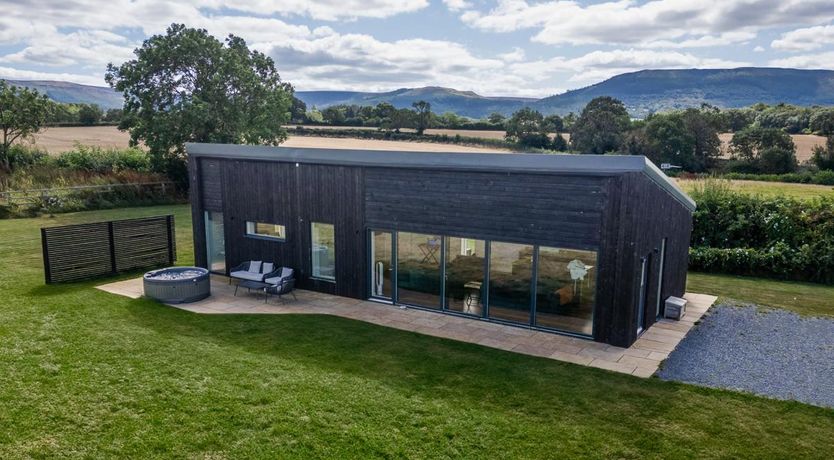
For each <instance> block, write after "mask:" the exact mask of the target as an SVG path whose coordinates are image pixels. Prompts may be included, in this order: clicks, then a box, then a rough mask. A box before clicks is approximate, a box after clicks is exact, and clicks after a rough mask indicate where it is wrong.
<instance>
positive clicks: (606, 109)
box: [570, 96, 631, 154]
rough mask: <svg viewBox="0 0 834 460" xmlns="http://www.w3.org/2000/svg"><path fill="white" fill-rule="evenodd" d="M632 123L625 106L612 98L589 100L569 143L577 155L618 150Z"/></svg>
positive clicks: (575, 125) (575, 124)
mask: <svg viewBox="0 0 834 460" xmlns="http://www.w3.org/2000/svg"><path fill="white" fill-rule="evenodd" d="M630 124H631V118H630V117H629V116H628V112H627V111H626V108H625V106H624V105H623V103H622V102H620V101H619V100H617V99H614V98H612V97H608V96H603V97H597V98H594V99H592V100H591V102H589V103H588V105H586V106H585V108H584V109H583V110H582V114H581V115H580V116H579V118H578V119H577V120H576V122H574V123H573V126H572V127H571V132H570V142H571V145H572V146H573V149H574V150H576V151H578V152H580V153H591V154H604V153H609V152H616V151H619V150H620V149H621V148H622V146H623V139H624V135H625V133H626V131H627V130H628V129H629V126H630Z"/></svg>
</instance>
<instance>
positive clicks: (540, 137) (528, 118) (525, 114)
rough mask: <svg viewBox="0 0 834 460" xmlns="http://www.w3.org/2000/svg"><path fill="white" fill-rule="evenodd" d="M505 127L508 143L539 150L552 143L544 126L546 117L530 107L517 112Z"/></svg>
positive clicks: (505, 136)
mask: <svg viewBox="0 0 834 460" xmlns="http://www.w3.org/2000/svg"><path fill="white" fill-rule="evenodd" d="M505 125H506V127H507V132H506V134H505V135H504V138H505V139H507V140H508V141H511V142H516V143H518V144H520V145H524V146H528V147H537V148H545V147H547V145H548V143H549V142H550V138H549V137H548V136H547V130H546V128H545V124H544V116H542V114H541V113H540V112H539V111H537V110H533V109H531V108H530V107H524V108H522V109H519V110H517V111H516V112H515V113H513V116H512V117H510V119H509V120H507V122H506V123H505Z"/></svg>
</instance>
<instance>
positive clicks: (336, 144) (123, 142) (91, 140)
mask: <svg viewBox="0 0 834 460" xmlns="http://www.w3.org/2000/svg"><path fill="white" fill-rule="evenodd" d="M293 126H294V125H290V126H288V128H292V127H293ZM311 128H316V129H341V128H345V127H342V126H311ZM350 129H370V130H374V129H376V128H371V127H364V128H362V127H360V128H353V127H351V128H350ZM404 131H409V130H407V129H406V130H404ZM426 134H446V135H449V136H454V135H456V134H459V135H461V136H464V137H481V138H485V139H503V138H504V132H503V131H478V130H465V129H428V130H426ZM562 136H563V137H564V138H565V140H567V141H570V135H569V134H567V133H563V134H562ZM719 137H720V138H721V141H722V151H723V152H725V156H726V155H728V154H727V153H726V152H727V146H728V145H729V142H730V139H731V138H732V134H729V133H725V134H721V135H720V136H719ZM792 137H793V140H794V143H795V144H796V157H797V159H798V160H799V162H800V163H801V162H804V161H807V160H809V159H810V158H811V155H812V151H811V150H812V149H813V147H814V146H815V145H825V138H824V137H822V136H814V135H809V134H795V135H793V136H792ZM128 140H129V136H128V135H127V133H123V132H121V131H119V130H118V129H116V127H114V126H95V127H72V128H63V127H62V128H49V129H47V130H46V131H44V132H43V133H41V134H38V135H37V136H36V142H35V143H36V145H38V146H39V147H41V148H44V149H46V150H47V151H49V152H51V153H59V152H63V151H66V150H70V149H71V148H72V147H73V144H74V143H75V142H79V143H81V144H87V145H99V146H102V147H125V146H127V143H128ZM404 144H405V145H404ZM284 145H286V146H288V147H320V148H368V149H371V150H386V149H387V150H390V149H400V150H409V151H418V152H448V151H455V152H483V151H492V152H497V151H501V150H497V149H488V148H481V147H468V146H460V145H455V144H450V145H449V146H448V147H444V146H442V144H434V143H430V142H408V143H403V142H396V143H392V142H391V141H377V140H362V139H357V140H355V141H354V140H352V139H351V140H349V139H338V140H334V139H327V138H318V137H306V136H296V137H293V136H291V137H290V139H289V141H287V143H286V144H284ZM342 145H345V147H340V146H342Z"/></svg>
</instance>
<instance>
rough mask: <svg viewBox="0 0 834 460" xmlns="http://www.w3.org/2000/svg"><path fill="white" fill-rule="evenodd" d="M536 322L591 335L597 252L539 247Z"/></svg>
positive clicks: (545, 325)
mask: <svg viewBox="0 0 834 460" xmlns="http://www.w3.org/2000/svg"><path fill="white" fill-rule="evenodd" d="M538 262H539V265H538V270H537V274H538V279H537V280H536V325H537V326H542V327H548V328H552V329H559V330H562V331H567V332H573V333H577V334H582V335H591V334H592V333H593V326H594V305H596V290H597V271H598V269H597V267H596V265H597V253H596V252H594V251H581V250H576V249H565V248H551V247H547V246H541V247H539V257H538Z"/></svg>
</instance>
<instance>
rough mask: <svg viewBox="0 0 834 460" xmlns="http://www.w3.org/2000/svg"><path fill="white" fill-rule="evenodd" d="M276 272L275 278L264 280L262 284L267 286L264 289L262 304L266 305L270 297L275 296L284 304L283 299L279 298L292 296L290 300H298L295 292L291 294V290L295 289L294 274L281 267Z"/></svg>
mask: <svg viewBox="0 0 834 460" xmlns="http://www.w3.org/2000/svg"><path fill="white" fill-rule="evenodd" d="M276 272H277V273H278V275H277V276H274V277H271V278H266V279H264V282H265V283H267V284H269V286H267V287H266V288H265V289H264V303H267V301H268V299H269V296H270V295H277V296H278V298H279V299H281V302H285V301H284V298H283V297H281V296H282V295H284V294H292V298H293V299H294V300H298V298H297V297H296V296H295V292H293V289H295V278H294V273H295V272H294V271H293V269H292V268H288V267H281V268H279V269H278V270H276Z"/></svg>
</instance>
